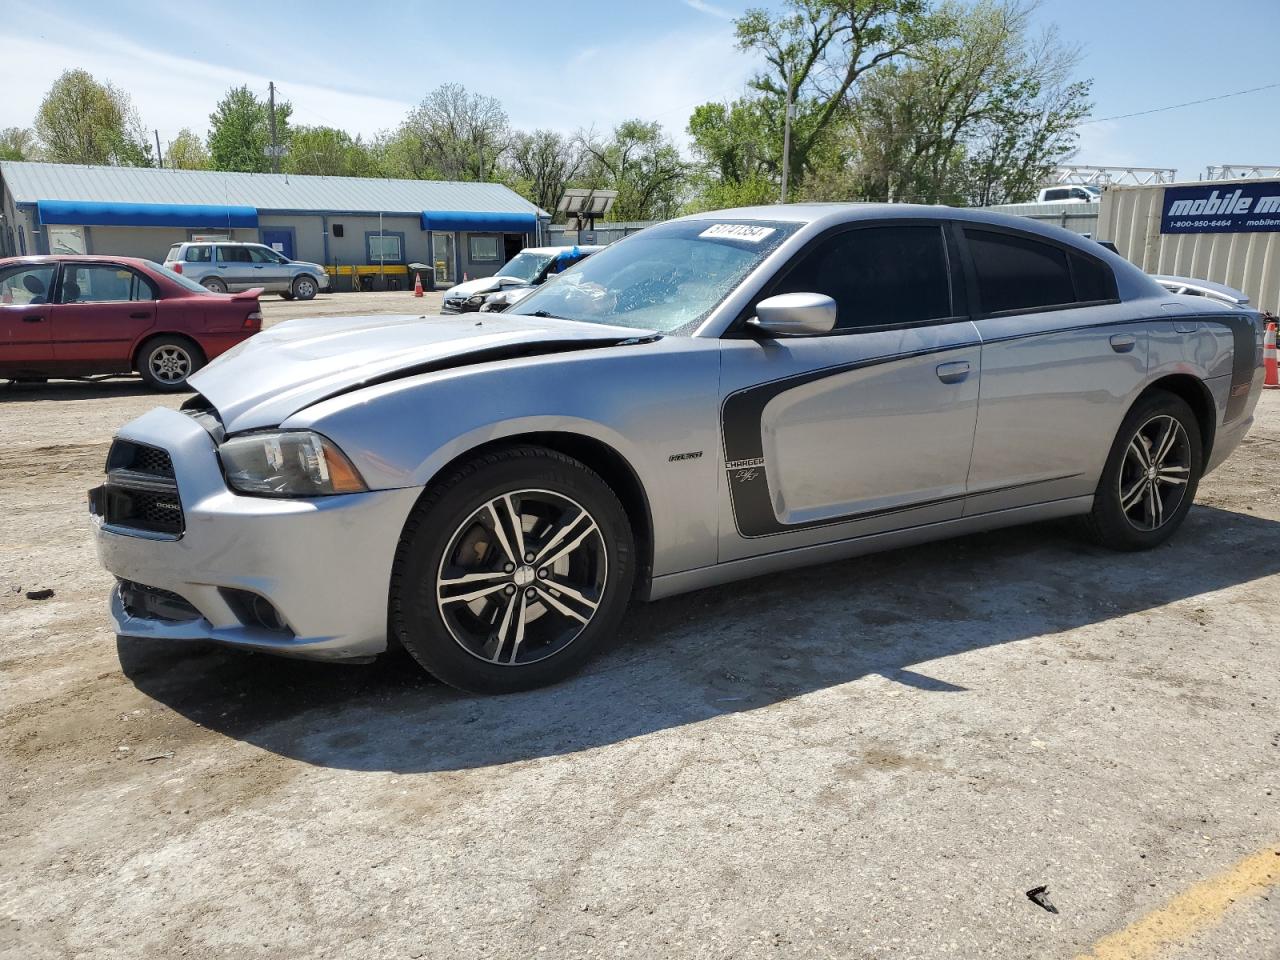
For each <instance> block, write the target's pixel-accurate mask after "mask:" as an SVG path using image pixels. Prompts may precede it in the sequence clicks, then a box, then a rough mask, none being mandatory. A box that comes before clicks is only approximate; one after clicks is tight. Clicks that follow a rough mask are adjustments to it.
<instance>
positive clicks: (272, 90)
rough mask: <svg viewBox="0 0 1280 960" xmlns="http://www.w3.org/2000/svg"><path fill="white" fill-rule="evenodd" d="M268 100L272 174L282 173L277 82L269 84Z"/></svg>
mask: <svg viewBox="0 0 1280 960" xmlns="http://www.w3.org/2000/svg"><path fill="white" fill-rule="evenodd" d="M267 100H268V103H269V110H270V116H271V172H272V173H279V172H280V149H279V147H277V146H276V84H275V81H274V80H272V81H269V82H268V83H267Z"/></svg>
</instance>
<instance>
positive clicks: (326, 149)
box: [284, 127, 378, 177]
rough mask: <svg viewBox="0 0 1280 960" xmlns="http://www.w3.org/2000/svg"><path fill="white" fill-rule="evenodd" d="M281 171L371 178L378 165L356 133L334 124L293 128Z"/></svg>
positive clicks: (375, 173) (374, 174)
mask: <svg viewBox="0 0 1280 960" xmlns="http://www.w3.org/2000/svg"><path fill="white" fill-rule="evenodd" d="M284 170H285V171H286V172H287V173H307V174H315V175H319V176H328V177H372V176H376V175H377V173H378V164H377V160H376V158H375V157H374V155H373V152H372V151H371V150H370V149H369V147H368V146H367V145H366V144H365V143H364V142H363V141H362V140H361V139H360V137H359V136H355V137H352V136H351V135H350V134H349V133H347V132H346V131H345V130H338V129H335V128H334V127H295V128H294V129H293V132H292V134H291V135H290V138H289V153H288V155H287V156H286V157H285V159H284Z"/></svg>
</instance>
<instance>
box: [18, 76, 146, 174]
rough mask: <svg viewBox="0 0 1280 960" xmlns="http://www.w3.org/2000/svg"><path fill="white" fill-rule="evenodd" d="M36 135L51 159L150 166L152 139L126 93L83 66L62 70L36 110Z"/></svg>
mask: <svg viewBox="0 0 1280 960" xmlns="http://www.w3.org/2000/svg"><path fill="white" fill-rule="evenodd" d="M35 131H36V136H37V137H39V139H40V141H41V143H42V144H43V146H44V153H45V156H46V158H47V159H49V160H52V161H54V162H55V163H89V164H114V165H120V166H132V167H137V166H150V165H151V163H152V154H151V144H150V142H149V140H148V138H147V133H146V128H145V127H143V125H142V120H141V118H140V117H139V115H138V111H137V110H136V109H135V108H134V106H133V101H132V100H131V99H130V98H129V95H128V94H127V93H125V92H124V91H123V90H120V89H118V88H116V87H114V86H112V85H111V84H110V83H98V81H96V80H95V79H94V78H93V75H92V74H90V73H89V72H88V71H86V70H66V71H64V72H63V73H62V75H61V76H60V77H58V79H57V80H55V81H54V83H53V86H52V87H50V88H49V92H48V93H47V94H45V97H44V100H43V101H41V103H40V109H39V110H38V111H37V112H36V124H35Z"/></svg>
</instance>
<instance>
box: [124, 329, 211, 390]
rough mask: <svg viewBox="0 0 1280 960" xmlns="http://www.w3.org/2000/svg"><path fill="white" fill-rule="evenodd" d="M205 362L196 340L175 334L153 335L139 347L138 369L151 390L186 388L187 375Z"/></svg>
mask: <svg viewBox="0 0 1280 960" xmlns="http://www.w3.org/2000/svg"><path fill="white" fill-rule="evenodd" d="M205 363H206V360H205V356H204V353H203V352H202V351H201V349H200V348H199V347H198V346H196V344H195V343H194V342H193V341H191V340H188V339H187V338H186V337H182V336H178V335H177V334H161V335H160V336H158V337H152V338H151V339H150V340H148V341H147V342H146V343H144V344H143V345H142V346H141V347H139V348H138V358H137V369H138V373H139V374H141V375H142V380H143V382H144V383H146V384H147V386H149V387H151V389H153V390H161V391H164V392H165V393H175V392H177V391H180V390H187V389H189V388H188V387H187V379H188V378H189V377H190V376H191V375H192V374H193V373H195V372H196V371H197V370H199V369H200V368H201V367H203V366H204V365H205Z"/></svg>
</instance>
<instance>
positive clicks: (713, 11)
mask: <svg viewBox="0 0 1280 960" xmlns="http://www.w3.org/2000/svg"><path fill="white" fill-rule="evenodd" d="M684 3H685V6H687V7H692V8H693V9H694V10H697V11H698V12H699V13H705V14H708V15H709V16H712V17H719V18H720V19H721V20H732V19H733V18H734V13H733V11H732V10H726V9H725V8H724V7H717V6H716V5H715V4H713V3H707V0H684Z"/></svg>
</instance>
